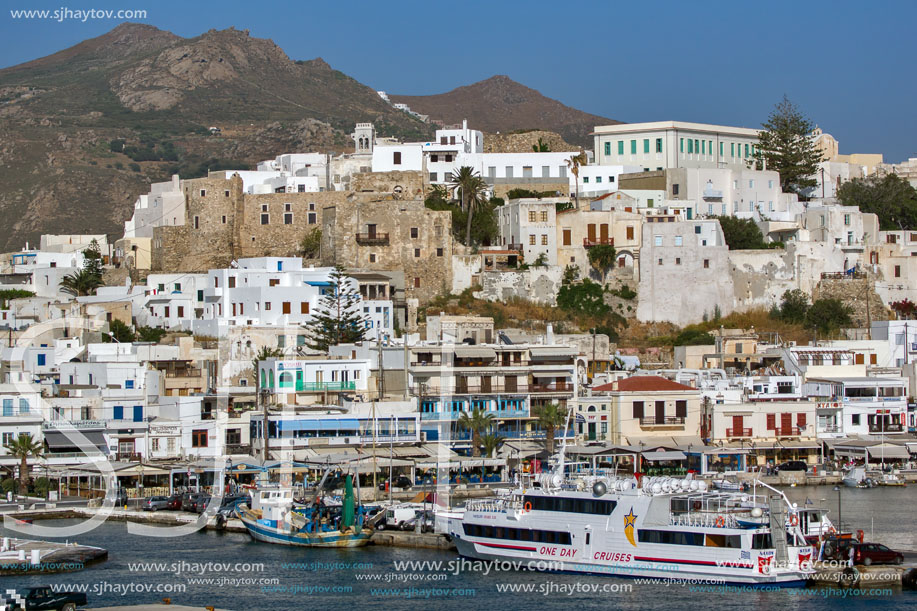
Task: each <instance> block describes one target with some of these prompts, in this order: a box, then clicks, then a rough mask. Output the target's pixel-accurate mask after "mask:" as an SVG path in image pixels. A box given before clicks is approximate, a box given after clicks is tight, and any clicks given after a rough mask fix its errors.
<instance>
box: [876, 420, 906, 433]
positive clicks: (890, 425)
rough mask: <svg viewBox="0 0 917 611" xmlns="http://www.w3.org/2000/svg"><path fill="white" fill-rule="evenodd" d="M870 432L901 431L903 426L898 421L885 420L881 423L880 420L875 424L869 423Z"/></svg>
mask: <svg viewBox="0 0 917 611" xmlns="http://www.w3.org/2000/svg"><path fill="white" fill-rule="evenodd" d="M869 432H870V433H903V432H904V427H903V426H902V425H901V423H900V422H887V423H885V424H882V423H881V422H879V423H877V424H870V425H869Z"/></svg>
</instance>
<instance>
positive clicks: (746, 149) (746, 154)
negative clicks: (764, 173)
mask: <svg viewBox="0 0 917 611" xmlns="http://www.w3.org/2000/svg"><path fill="white" fill-rule="evenodd" d="M745 157H748V145H747V144H746V145H745Z"/></svg>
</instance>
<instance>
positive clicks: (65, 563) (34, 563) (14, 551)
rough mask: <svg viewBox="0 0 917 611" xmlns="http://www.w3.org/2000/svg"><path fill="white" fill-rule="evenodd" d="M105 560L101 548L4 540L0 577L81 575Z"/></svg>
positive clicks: (49, 542) (1, 547)
mask: <svg viewBox="0 0 917 611" xmlns="http://www.w3.org/2000/svg"><path fill="white" fill-rule="evenodd" d="M107 557H108V550H105V549H102V548H101V547H92V546H88V545H77V544H76V543H69V542H66V541H65V542H63V543H61V542H59V541H39V540H35V539H17V538H11V537H4V538H3V539H2V541H0V576H9V575H37V574H52V573H66V572H71V571H81V570H83V569H84V568H85V567H86V565H89V564H92V563H94V562H101V561H103V560H105V559H106V558H107Z"/></svg>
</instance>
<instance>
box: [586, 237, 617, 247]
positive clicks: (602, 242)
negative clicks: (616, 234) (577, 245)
mask: <svg viewBox="0 0 917 611" xmlns="http://www.w3.org/2000/svg"><path fill="white" fill-rule="evenodd" d="M614 245H615V239H614V238H583V248H592V247H593V246H614Z"/></svg>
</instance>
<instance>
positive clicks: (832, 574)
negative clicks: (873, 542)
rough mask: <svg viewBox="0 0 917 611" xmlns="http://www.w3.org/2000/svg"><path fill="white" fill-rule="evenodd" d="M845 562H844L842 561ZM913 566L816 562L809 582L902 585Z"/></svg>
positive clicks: (814, 583)
mask: <svg viewBox="0 0 917 611" xmlns="http://www.w3.org/2000/svg"><path fill="white" fill-rule="evenodd" d="M842 564H843V563H842ZM913 568H914V567H913V566H902V565H886V564H874V565H871V566H863V565H859V564H858V565H856V566H855V567H853V568H852V569H850V568H848V567H847V566H846V565H844V566H840V567H839V566H836V565H833V564H832V565H828V564H826V563H823V562H816V563H815V575H813V576H812V577H811V578H810V579H809V583H810V584H813V585H820V586H835V587H840V588H861V589H862V588H888V587H900V586H901V577H902V576H903V575H904V574H905V573H907V572H908V571H909V570H911V569H913Z"/></svg>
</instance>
